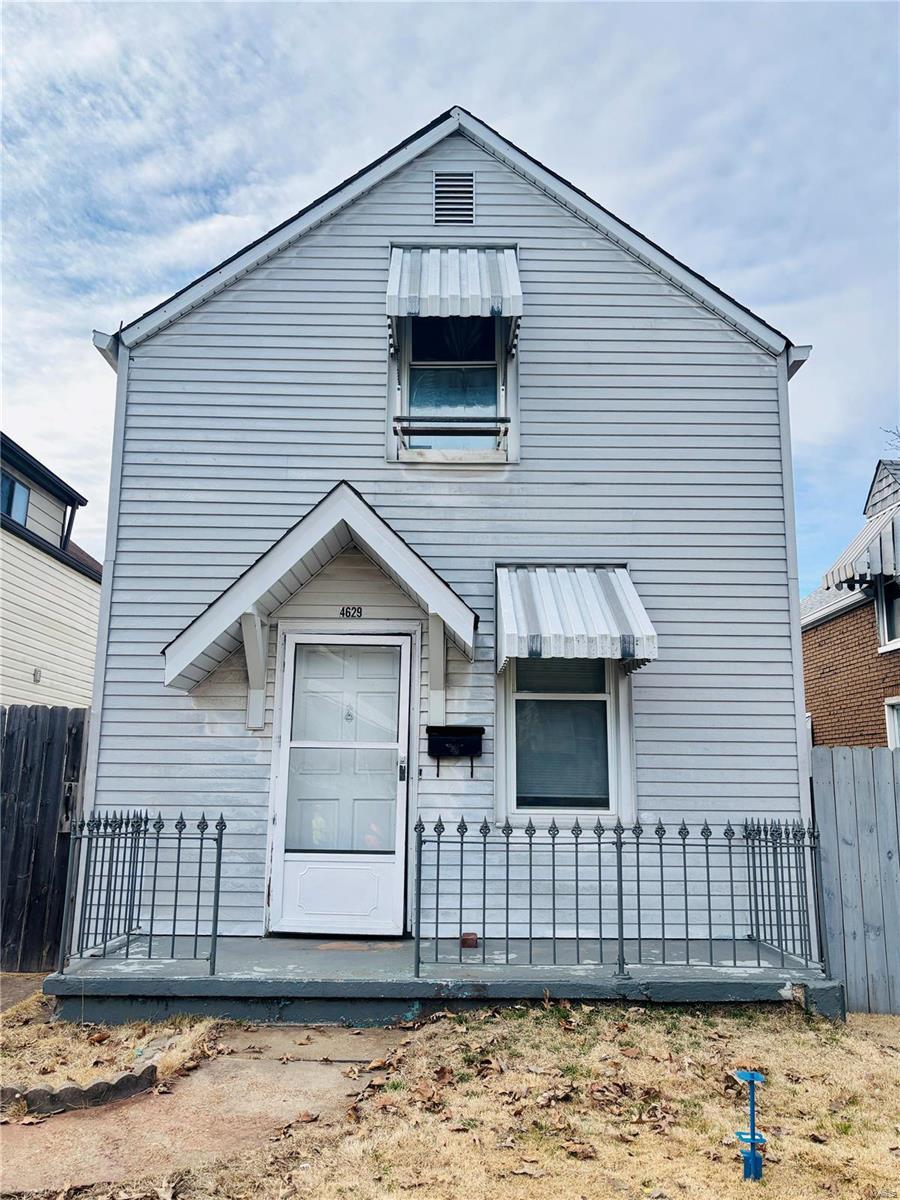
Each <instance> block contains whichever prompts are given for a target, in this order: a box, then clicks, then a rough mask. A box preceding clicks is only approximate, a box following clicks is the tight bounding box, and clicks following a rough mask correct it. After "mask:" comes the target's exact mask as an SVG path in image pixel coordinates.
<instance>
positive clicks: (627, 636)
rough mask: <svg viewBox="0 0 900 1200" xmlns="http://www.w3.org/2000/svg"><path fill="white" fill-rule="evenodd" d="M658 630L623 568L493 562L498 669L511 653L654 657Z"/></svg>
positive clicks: (634, 660)
mask: <svg viewBox="0 0 900 1200" xmlns="http://www.w3.org/2000/svg"><path fill="white" fill-rule="evenodd" d="M658 655H659V647H658V644H657V636H656V630H655V629H654V628H653V625H652V623H651V621H650V618H649V617H648V616H647V610H646V609H645V608H644V606H643V604H642V603H641V598H640V596H638V594H637V591H636V590H635V586H634V584H633V583H632V581H631V576H630V575H629V574H628V572H627V571H626V570H625V569H624V567H586V566H585V567H577V566H571V567H562V566H561V567H552V566H543V567H527V566H523V567H498V568H497V670H498V672H499V671H502V670H503V668H504V667H505V666H506V664H507V662H508V661H509V660H510V659H511V658H613V659H619V660H620V661H621V663H622V666H623V667H624V669H625V670H626V671H632V670H634V669H635V668H637V667H642V666H644V664H645V663H648V662H650V661H651V660H652V659H655V658H657V657H658Z"/></svg>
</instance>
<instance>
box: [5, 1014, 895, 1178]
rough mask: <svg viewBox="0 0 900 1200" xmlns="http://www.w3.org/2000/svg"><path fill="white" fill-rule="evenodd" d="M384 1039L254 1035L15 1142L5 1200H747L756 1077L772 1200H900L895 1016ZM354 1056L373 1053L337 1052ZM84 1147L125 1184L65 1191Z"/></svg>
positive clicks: (428, 1030)
mask: <svg viewBox="0 0 900 1200" xmlns="http://www.w3.org/2000/svg"><path fill="white" fill-rule="evenodd" d="M376 1032H377V1031H365V1032H364V1033H361V1034H358V1035H353V1034H352V1033H349V1032H346V1031H344V1032H334V1036H335V1037H339V1038H341V1039H343V1040H342V1041H341V1042H339V1043H331V1044H330V1045H329V1043H328V1042H327V1041H324V1042H320V1040H319V1039H320V1038H323V1039H327V1038H328V1036H329V1035H328V1033H326V1032H325V1031H319V1030H303V1029H298V1028H296V1027H295V1028H294V1029H288V1028H286V1027H285V1028H280V1029H278V1030H277V1031H276V1030H271V1029H260V1030H259V1031H258V1032H247V1033H246V1034H244V1035H242V1036H244V1037H245V1038H246V1039H249V1044H248V1043H247V1041H245V1042H244V1043H243V1044H241V1043H237V1042H236V1043H235V1044H234V1049H235V1053H234V1054H232V1055H229V1056H227V1057H220V1058H217V1059H216V1060H214V1061H213V1062H211V1063H209V1064H208V1065H206V1066H204V1067H203V1069H202V1070H200V1071H198V1072H196V1073H195V1074H192V1075H191V1076H190V1077H189V1078H187V1079H182V1080H177V1081H176V1082H175V1084H174V1085H173V1088H172V1093H171V1095H170V1096H164V1097H153V1096H150V1097H146V1098H143V1099H140V1098H139V1099H137V1100H134V1101H128V1102H125V1103H123V1104H121V1105H119V1106H116V1108H117V1110H118V1113H117V1117H116V1119H115V1120H111V1119H110V1118H111V1117H112V1115H113V1114H111V1112H110V1110H99V1111H98V1112H97V1113H85V1114H67V1115H65V1116H64V1117H59V1118H53V1119H52V1121H50V1122H47V1123H46V1124H44V1125H41V1126H38V1127H36V1128H30V1129H28V1128H23V1127H21V1126H20V1127H16V1128H15V1129H13V1130H12V1133H13V1134H14V1136H15V1138H16V1141H15V1143H14V1144H13V1151H14V1153H13V1154H12V1155H10V1154H9V1151H8V1148H6V1147H5V1150H6V1153H5V1158H6V1160H7V1166H6V1168H5V1171H6V1176H7V1183H6V1188H7V1194H9V1193H10V1192H11V1191H12V1190H14V1189H13V1187H12V1185H13V1183H16V1181H17V1180H18V1183H17V1186H19V1187H22V1186H23V1182H25V1180H24V1176H23V1175H22V1174H21V1173H20V1174H19V1175H18V1176H16V1171H15V1169H13V1170H12V1171H11V1170H10V1165H9V1164H10V1162H12V1163H13V1166H15V1164H16V1163H18V1164H20V1166H19V1168H18V1169H19V1170H20V1172H21V1171H22V1170H24V1167H23V1166H22V1164H27V1163H28V1162H29V1161H30V1162H32V1163H34V1162H37V1163H38V1164H39V1165H38V1167H34V1166H33V1167H31V1168H29V1170H30V1172H31V1173H30V1176H29V1180H30V1182H29V1186H31V1187H34V1188H37V1187H41V1186H42V1187H44V1188H45V1189H46V1191H45V1192H44V1193H41V1195H42V1196H46V1197H47V1200H50V1197H52V1198H53V1200H60V1197H63V1198H64V1200H75V1198H76V1197H78V1198H79V1200H87V1198H88V1197H90V1198H91V1200H212V1198H213V1197H216V1198H219V1200H221V1198H225V1200H245V1198H246V1200H251V1198H252V1200H294V1198H295V1197H296V1198H301V1197H315V1198H316V1200H337V1198H338V1197H340V1198H346V1197H353V1198H354V1200H383V1198H384V1197H386V1196H397V1197H403V1196H407V1195H417V1196H422V1197H427V1198H428V1200H457V1198H458V1197H463V1196H464V1197H466V1198H467V1200H507V1198H509V1200H513V1198H515V1200H535V1198H538V1197H540V1198H546V1200H555V1198H556V1197H558V1196H570V1197H573V1198H575V1200H577V1198H579V1197H584V1198H588V1200H623V1198H624V1200H647V1198H650V1197H652V1198H653V1200H682V1198H684V1200H746V1197H747V1192H746V1185H745V1184H743V1182H742V1181H741V1163H740V1154H739V1149H738V1144H737V1141H736V1139H735V1136H734V1131H735V1130H736V1129H742V1128H746V1093H745V1090H744V1089H743V1087H742V1086H741V1085H739V1084H738V1083H737V1082H736V1081H735V1079H734V1077H733V1074H732V1072H733V1071H734V1070H735V1069H736V1068H738V1067H742V1066H743V1067H752V1068H755V1069H758V1070H760V1071H762V1072H763V1073H764V1074H765V1076H766V1083H765V1085H764V1086H763V1087H762V1089H761V1096H760V1127H761V1129H762V1131H763V1132H764V1133H765V1134H766V1136H767V1137H768V1139H769V1144H768V1147H767V1154H766V1168H765V1184H764V1187H765V1194H766V1195H767V1196H768V1197H770V1198H771V1200H822V1198H828V1197H833V1198H835V1200H895V1198H900V1019H898V1018H891V1017H863V1016H857V1017H852V1018H851V1020H850V1022H849V1023H848V1024H847V1025H846V1026H834V1025H830V1024H827V1023H825V1022H822V1021H818V1020H814V1019H810V1018H808V1017H807V1016H806V1015H805V1014H804V1013H802V1012H801V1011H800V1010H798V1009H795V1008H791V1007H785V1008H784V1009H763V1008H737V1007H735V1008H730V1009H723V1010H721V1011H712V1010H702V1011H686V1010H676V1009H647V1010H644V1009H641V1008H636V1007H633V1008H625V1007H624V1006H617V1005H596V1006H595V1005H573V1006H557V1005H552V1004H548V1005H545V1006H536V1007H530V1006H525V1005H520V1006H516V1007H514V1008H506V1009H502V1010H496V1011H484V1012H481V1013H478V1014H464V1015H456V1016H453V1015H449V1014H448V1015H446V1016H443V1017H441V1018H438V1019H436V1020H433V1021H430V1022H429V1023H427V1024H426V1025H425V1026H424V1027H422V1028H420V1029H416V1030H413V1029H404V1030H398V1031H387V1032H384V1031H381V1032H380V1034H379V1035H378V1036H380V1037H381V1039H382V1040H381V1043H380V1050H376V1051H375V1052H374V1054H373V1060H370V1061H369V1062H363V1059H364V1058H365V1057H366V1054H368V1053H371V1052H372V1051H373V1047H374V1046H375V1045H376V1042H375V1041H372V1042H365V1043H364V1042H363V1041H362V1040H361V1039H363V1038H367V1039H368V1038H369V1037H373V1038H374V1037H375V1035H376ZM276 1036H277V1037H279V1038H284V1039H288V1040H292V1041H294V1042H295V1043H296V1045H295V1052H296V1055H297V1056H300V1057H303V1058H306V1056H307V1055H308V1058H306V1061H299V1062H298V1061H294V1054H293V1053H286V1054H285V1055H284V1056H279V1057H274V1055H275V1054H276V1052H277V1051H280V1050H281V1049H283V1047H284V1046H285V1045H287V1044H288V1042H287V1041H281V1042H278V1043H277V1044H276V1045H275V1046H274V1048H273V1047H272V1042H273V1041H274V1039H275V1037H276ZM308 1036H309V1037H312V1039H313V1040H312V1041H311V1042H306V1040H305V1039H306V1038H307V1037H308ZM257 1043H258V1044H259V1045H261V1046H262V1045H266V1044H268V1045H269V1047H270V1048H269V1049H268V1050H264V1051H263V1050H254V1049H253V1047H254V1045H256V1044H257ZM348 1043H349V1044H350V1048H351V1050H352V1045H353V1044H356V1045H358V1046H359V1047H360V1049H361V1048H362V1047H363V1046H365V1050H366V1054H357V1055H353V1054H352V1053H350V1052H348V1051H346V1050H344V1049H342V1050H341V1051H338V1049H337V1048H336V1047H337V1046H338V1045H339V1046H341V1047H342V1048H343V1047H346V1046H347V1045H348ZM323 1046H326V1047H327V1048H328V1053H327V1054H325V1055H322V1053H321V1050H322V1048H323ZM282 1057H285V1058H286V1059H287V1061H286V1062H282V1061H281V1058H282ZM323 1057H326V1058H330V1059H332V1062H321V1061H318V1062H317V1061H316V1060H320V1059H321V1058H323ZM338 1058H341V1059H344V1058H346V1059H353V1058H356V1059H357V1060H358V1061H349V1062H346V1063H341V1062H338V1061H336V1060H337V1059H338ZM323 1071H324V1072H325V1073H326V1074H325V1075H322V1074H320V1072H323ZM204 1081H205V1082H204ZM285 1083H287V1085H288V1086H287V1087H286V1088H285V1087H284V1084H285ZM347 1093H349V1094H347ZM276 1096H277V1097H279V1098H280V1099H281V1101H282V1103H281V1107H280V1108H279V1107H278V1106H277V1103H276V1099H275V1097H276ZM104 1113H106V1117H105V1118H104V1117H103V1114H104ZM131 1114H134V1115H131ZM98 1119H100V1120H106V1121H107V1122H108V1124H106V1125H104V1126H103V1127H102V1128H98V1127H97V1126H96V1125H95V1124H94V1122H96V1121H97V1120H98ZM117 1122H118V1123H117ZM122 1122H125V1124H124V1125H123V1124H122ZM117 1130H118V1132H117ZM6 1132H9V1131H6ZM26 1139H31V1140H27V1141H26ZM109 1139H118V1142H117V1143H116V1144H115V1145H114V1146H113V1148H112V1149H111V1148H110V1147H109V1146H108V1145H106V1142H107V1141H108V1140H109ZM173 1141H174V1142H175V1145H174V1146H173V1144H172V1143H173ZM86 1143H90V1146H91V1147H92V1150H91V1153H92V1154H93V1155H94V1158H95V1162H94V1165H93V1178H94V1179H95V1180H98V1179H101V1178H104V1179H108V1180H113V1181H114V1183H113V1184H112V1185H111V1186H110V1185H108V1184H94V1185H93V1186H90V1187H87V1188H81V1187H75V1188H67V1186H66V1185H67V1183H73V1184H74V1183H77V1182H79V1176H78V1174H77V1172H75V1173H73V1171H72V1166H73V1164H74V1165H75V1166H77V1167H78V1168H79V1169H80V1170H81V1176H80V1179H81V1181H83V1182H85V1183H86V1182H87V1177H86V1175H85V1158H86V1152H85V1145H86ZM154 1147H156V1149H155V1150H154ZM154 1154H156V1155H158V1157H157V1158H155V1159H154ZM88 1157H89V1155H88ZM51 1160H55V1161H51ZM113 1160H114V1161H113ZM61 1164H64V1165H61ZM65 1168H69V1175H68V1176H67V1177H66V1178H63V1176H64V1175H65ZM39 1171H43V1172H44V1175H43V1178H44V1182H43V1183H41V1182H40V1180H39V1179H38V1174H39ZM113 1172H115V1173H114V1174H113Z"/></svg>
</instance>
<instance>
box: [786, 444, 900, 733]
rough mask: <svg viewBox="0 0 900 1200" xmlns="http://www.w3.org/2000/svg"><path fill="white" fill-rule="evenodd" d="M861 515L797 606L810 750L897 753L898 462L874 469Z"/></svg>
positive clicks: (899, 687) (899, 728)
mask: <svg viewBox="0 0 900 1200" xmlns="http://www.w3.org/2000/svg"><path fill="white" fill-rule="evenodd" d="M864 512H865V516H866V523H865V526H864V527H863V529H862V530H861V531H860V533H859V534H857V536H856V537H855V538H854V539H853V541H852V542H851V543H850V545H849V546H848V547H847V549H846V550H845V551H844V552H843V554H841V556H840V558H838V560H837V562H836V563H835V564H834V566H832V567H831V569H830V570H829V571H827V572H826V573H825V578H824V581H823V585H822V587H820V588H818V589H817V590H816V591H815V592H813V593H812V594H811V595H809V596H807V597H806V598H805V599H804V600H803V601H802V602H801V604H800V613H801V623H802V627H803V670H804V683H805V690H806V708H807V712H808V713H809V715H810V718H811V725H812V741H813V745H815V746H891V747H898V746H900V579H898V569H900V461H893V460H885V459H883V460H882V461H881V462H879V463H878V466H877V467H876V469H875V476H874V478H873V480H872V484H871V487H870V488H869V494H868V497H867V499H866V504H865V508H864Z"/></svg>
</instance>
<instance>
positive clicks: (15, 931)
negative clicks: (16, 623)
mask: <svg viewBox="0 0 900 1200" xmlns="http://www.w3.org/2000/svg"><path fill="white" fill-rule="evenodd" d="M85 720H86V710H85V709H67V708H45V707H44V706H42V705H18V704H17V705H12V706H10V707H9V708H4V709H3V710H2V721H0V760H2V767H0V836H2V850H0V921H2V930H3V932H2V940H0V965H2V969H3V970H4V971H43V970H52V968H53V966H54V964H55V961H56V956H57V952H58V948H59V937H60V926H61V921H62V910H63V903H64V899H65V897H64V892H65V884H66V864H67V860H68V847H69V826H70V822H71V820H73V819H76V820H77V818H78V815H79V814H80V802H81V779H82V760H83V754H82V743H83V738H84V729H85Z"/></svg>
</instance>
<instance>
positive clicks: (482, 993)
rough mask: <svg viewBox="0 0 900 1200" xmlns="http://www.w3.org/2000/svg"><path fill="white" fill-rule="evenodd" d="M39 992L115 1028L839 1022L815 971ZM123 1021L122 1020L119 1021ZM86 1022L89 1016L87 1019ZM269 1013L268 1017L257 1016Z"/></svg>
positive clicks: (838, 1009) (203, 981)
mask: <svg viewBox="0 0 900 1200" xmlns="http://www.w3.org/2000/svg"><path fill="white" fill-rule="evenodd" d="M44 992H45V994H47V995H51V996H55V997H57V999H58V1001H59V1003H60V1006H61V1010H62V1013H63V1015H64V1016H65V1017H67V1018H69V1019H81V1020H86V1019H88V1020H102V1021H111V1022H113V1023H115V1022H117V1021H121V1020H130V1019H133V1018H134V1017H137V1016H149V1015H150V1014H151V1013H160V1014H169V1013H172V1012H203V1013H207V1014H209V1015H218V1016H231V1017H238V1018H246V1017H249V1018H251V1019H255V1020H265V1021H301V1022H302V1021H326V1020H327V1021H337V1022H351V1023H354V1024H358V1025H359V1024H379V1023H383V1022H389V1021H395V1020H409V1019H412V1018H413V1016H414V1015H416V1014H424V1013H426V1012H427V1011H429V1010H430V1011H433V1010H434V1009H436V1008H441V1007H447V1006H449V1007H452V1006H454V1005H456V1004H459V1005H462V1006H465V1007H472V1006H473V1005H478V1004H484V1003H495V1002H496V1003H503V1002H515V1001H532V1000H541V999H543V998H544V996H545V995H546V996H549V997H550V998H551V999H555V1000H562V999H566V1000H585V1001H603V1000H611V1001H615V1000H624V1001H628V1002H630V1003H639V1004H640V1003H651V1004H747V1003H784V1002H785V1001H792V1000H799V1001H800V1002H801V1003H802V1004H803V1006H804V1007H805V1008H806V1009H807V1010H808V1011H809V1012H812V1013H815V1014H816V1015H820V1016H824V1017H827V1018H829V1019H830V1020H842V1019H843V1017H844V1015H845V1005H844V987H843V984H842V983H840V982H838V981H835V980H828V979H824V978H823V977H822V976H821V975H818V974H813V973H812V972H798V973H797V974H792V973H783V972H775V971H772V970H771V969H768V970H767V969H759V970H758V971H754V972H750V971H738V972H735V971H733V970H732V971H729V970H726V969H719V970H716V969H715V968H713V969H703V968H691V969H690V970H689V971H681V972H674V971H672V970H671V969H670V968H667V969H654V968H642V969H633V970H632V972H631V974H630V975H628V976H625V977H623V978H619V977H616V976H607V977H605V978H600V979H598V978H596V977H594V978H586V977H578V978H573V977H572V976H571V975H568V976H560V975H554V974H552V973H547V974H543V973H541V974H538V975H536V976H535V977H534V978H531V979H496V978H495V979H448V978H427V977H420V978H418V979H416V978H407V979H397V980H384V979H365V978H357V979H340V980H335V979H331V980H313V979H297V978H293V979H285V978H282V979H278V978H265V979H258V978H246V977H245V978H235V977H230V978H229V977H223V976H207V977H196V976H193V977H187V976H180V977H179V976H169V977H168V978H166V977H159V976H155V977H151V976H147V975H141V974H140V973H137V972H135V973H129V974H128V975H126V976H124V977H119V978H115V977H109V976H107V977H96V976H95V977H89V976H84V975H71V976H68V975H59V974H55V975H51V976H49V977H48V978H47V979H46V980H45V982H44ZM124 1012H127V1014H128V1015H127V1016H122V1015H119V1014H120V1013H124ZM88 1013H90V1014H92V1015H91V1016H87V1015H86V1014H88ZM263 1014H269V1015H263Z"/></svg>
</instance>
